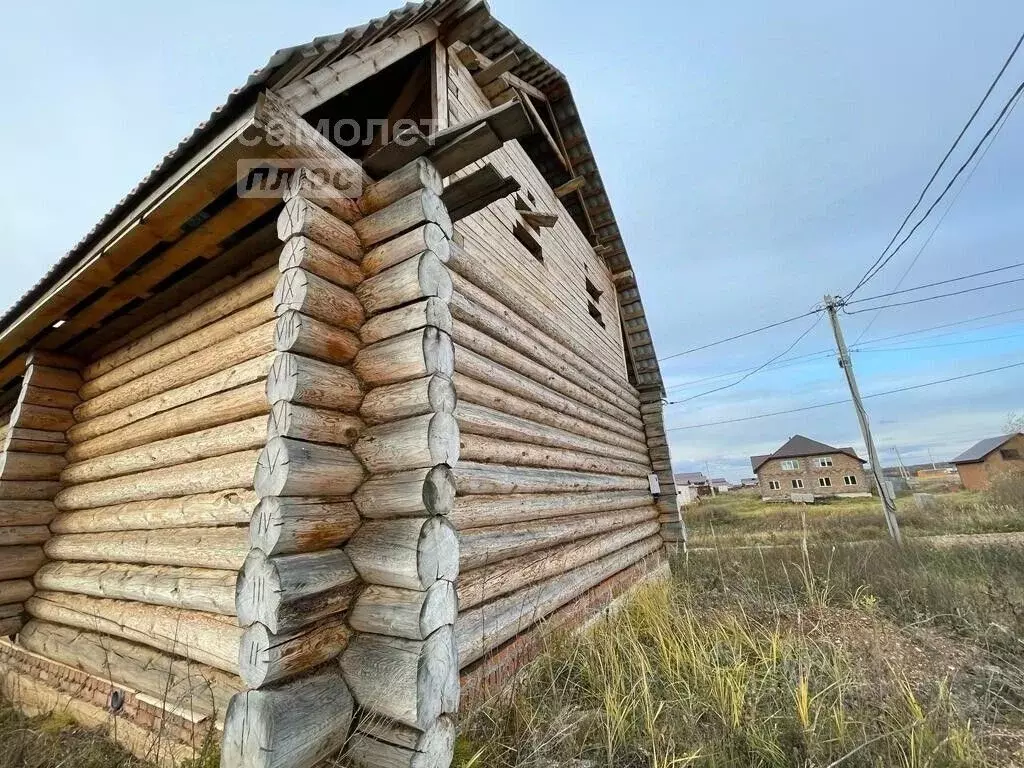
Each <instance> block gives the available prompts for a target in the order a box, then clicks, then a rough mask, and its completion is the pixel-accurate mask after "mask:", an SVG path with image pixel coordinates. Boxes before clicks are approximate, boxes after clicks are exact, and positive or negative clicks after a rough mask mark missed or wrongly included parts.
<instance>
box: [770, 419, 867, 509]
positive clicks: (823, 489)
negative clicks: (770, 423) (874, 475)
mask: <svg viewBox="0 0 1024 768" xmlns="http://www.w3.org/2000/svg"><path fill="white" fill-rule="evenodd" d="M750 466H751V467H753V469H754V472H755V473H756V474H757V479H758V485H759V487H760V488H761V498H762V499H764V500H765V501H785V500H788V499H789V498H790V497H792V496H793V494H800V495H813V496H814V497H815V498H827V497H835V496H838V497H850V496H870V495H871V485H870V484H869V482H868V479H867V475H866V473H865V472H864V460H863V459H862V458H860V457H859V456H857V453H856V452H855V451H854V450H853V448H835V447H833V446H831V445H826V444H825V443H819V442H818V441H817V440H811V439H810V438H809V437H804V436H803V435H793V437H791V438H790V439H789V440H787V441H786V443H785V444H784V445H783V446H782V447H781V448H779V449H778V450H777V451H775V453H770V454H767V455H765V456H751V457H750Z"/></svg>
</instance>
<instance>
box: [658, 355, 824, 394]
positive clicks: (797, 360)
mask: <svg viewBox="0 0 1024 768" xmlns="http://www.w3.org/2000/svg"><path fill="white" fill-rule="evenodd" d="M835 356H836V353H835V351H834V350H830V349H819V350H818V351H816V352H808V353H807V354H805V355H794V356H793V357H786V358H783V359H782V360H779V361H778V363H775V364H772V365H768V366H765V368H764V370H772V371H777V370H780V369H782V368H790V367H792V366H793V365H803V364H804V361H805V360H806V361H807V362H808V363H810V362H815V360H814V359H813V358H817V359H819V360H824V359H827V358H829V357H835ZM809 358H810V359H809ZM753 370H756V369H755V368H741V369H740V370H738V371H729V372H728V373H716V374H715V375H714V376H704V377H702V378H700V379H692V380H690V381H687V382H684V383H682V384H673V385H672V386H671V387H666V388H665V391H666V392H673V391H675V390H677V389H686V388H687V387H692V386H694V385H695V384H701V383H703V382H705V381H714V380H715V379H725V378H728V377H729V376H739V375H740V374H743V373H747V372H749V371H753Z"/></svg>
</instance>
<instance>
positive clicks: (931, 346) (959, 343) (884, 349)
mask: <svg viewBox="0 0 1024 768" xmlns="http://www.w3.org/2000/svg"><path fill="white" fill-rule="evenodd" d="M1021 337H1024V333H1012V334H1009V335H1007V336H989V337H988V338H986V339H969V340H967V341H947V342H944V343H942V344H926V345H923V346H916V347H876V348H875V349H870V348H868V349H865V348H864V347H861V348H860V349H855V350H853V351H854V352H908V351H911V350H915V349H937V348H939V347H962V346H964V345H965V344H983V343H984V342H987V341H1002V340H1003V339H1019V338H1021Z"/></svg>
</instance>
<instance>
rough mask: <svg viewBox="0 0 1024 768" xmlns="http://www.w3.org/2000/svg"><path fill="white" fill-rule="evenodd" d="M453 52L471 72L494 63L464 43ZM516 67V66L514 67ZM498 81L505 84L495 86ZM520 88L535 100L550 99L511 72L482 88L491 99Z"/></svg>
mask: <svg viewBox="0 0 1024 768" xmlns="http://www.w3.org/2000/svg"><path fill="white" fill-rule="evenodd" d="M451 50H452V52H453V53H454V54H455V55H456V56H458V57H459V61H461V62H462V64H463V65H464V66H465V67H466V69H468V70H469V71H470V72H479V71H482V70H485V69H486V68H487V67H490V66H491V65H492V64H493V63H494V62H492V61H491V60H490V59H489V58H487V57H486V56H484V55H483V54H482V53H480V52H479V51H477V50H476V49H475V48H473V47H472V46H470V45H467V44H466V43H463V42H457V43H453V44H452V47H451ZM513 66H514V65H513ZM498 79H503V82H501V83H497V84H495V82H496V81H497V80H498ZM509 87H512V88H518V89H519V90H521V91H523V92H524V93H528V94H530V95H531V96H533V98H535V99H540V100H541V101H547V100H548V97H547V96H546V95H545V94H544V92H543V91H541V90H540V89H539V88H536V87H535V86H533V85H531V84H530V83H528V82H526V81H525V80H523V79H522V78H521V77H518V76H517V75H514V74H512V73H511V72H504V73H502V74H501V75H500V78H495V80H494V81H491V82H489V83H487V84H486V85H484V86H481V90H483V92H484V94H485V95H487V96H488V98H491V97H492V96H493V95H497V94H498V93H500V92H501V91H504V90H506V89H507V88H509Z"/></svg>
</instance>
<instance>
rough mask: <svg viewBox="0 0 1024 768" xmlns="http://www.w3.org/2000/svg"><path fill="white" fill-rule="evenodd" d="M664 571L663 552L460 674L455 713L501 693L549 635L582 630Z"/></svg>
mask: <svg viewBox="0 0 1024 768" xmlns="http://www.w3.org/2000/svg"><path fill="white" fill-rule="evenodd" d="M667 568H668V558H667V556H666V553H665V550H664V549H661V550H658V551H657V552H655V553H654V554H652V555H650V556H649V557H646V558H644V559H643V560H641V561H640V562H638V563H636V564H634V565H632V566H630V567H629V568H626V569H625V570H622V571H619V572H618V573H617V574H615V575H614V576H612V577H611V578H610V579H606V580H605V581H603V582H601V583H600V584H598V585H597V586H596V587H594V588H593V589H591V590H590V591H588V592H586V593H584V594H583V595H581V596H580V597H578V598H576V599H575V600H573V601H572V602H571V603H568V604H567V605H565V606H563V607H562V608H560V609H559V610H557V611H555V612H554V613H552V614H551V615H550V616H548V617H547V618H546V619H544V621H542V622H541V623H539V624H536V625H534V626H533V627H531V628H530V629H528V630H527V631H525V632H522V633H521V634H519V635H517V636H516V637H514V638H513V639H512V640H509V641H508V642H507V643H505V644H504V645H503V646H501V647H500V648H498V649H496V650H494V651H492V652H491V653H489V654H487V656H485V657H484V658H482V659H480V661H477V662H475V663H474V664H472V665H470V666H469V667H468V668H467V669H465V670H463V672H462V695H461V703H460V705H459V710H460V711H461V712H463V713H466V712H469V711H471V710H472V709H474V708H475V707H477V706H479V705H480V704H481V703H483V702H484V701H485V700H486V699H488V698H489V697H490V696H492V695H494V694H496V693H498V692H500V691H501V690H502V689H504V688H505V687H506V686H507V685H508V681H509V680H510V679H511V678H513V677H514V676H515V675H516V674H517V673H518V672H519V671H520V670H521V669H522V668H523V667H524V666H525V665H526V664H527V663H528V662H529V661H531V660H532V659H534V658H536V657H537V656H538V655H539V654H540V653H541V652H542V651H543V650H544V645H545V642H546V641H547V638H548V637H549V636H550V635H551V633H553V632H555V631H572V630H574V629H579V628H582V627H584V626H586V624H587V623H588V622H589V621H590V620H592V619H594V618H596V617H597V616H599V615H600V614H601V613H602V612H603V611H605V610H614V605H613V603H614V602H615V601H616V600H617V599H619V598H621V597H624V596H625V595H626V593H627V592H629V591H630V590H632V589H633V588H635V587H637V586H639V585H641V584H643V583H645V582H646V581H648V580H650V579H652V578H658V577H660V576H662V575H664V574H665V573H666V571H667Z"/></svg>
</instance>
